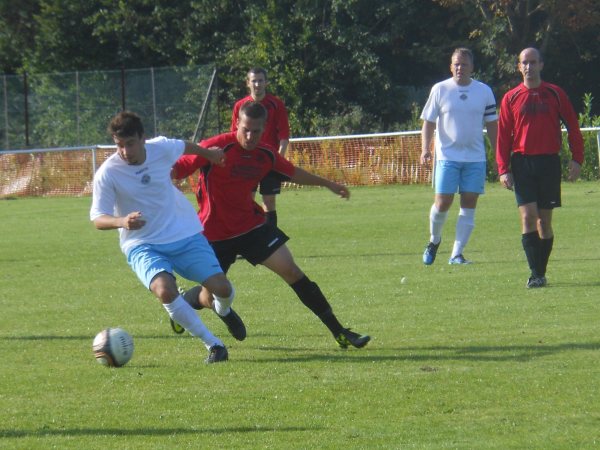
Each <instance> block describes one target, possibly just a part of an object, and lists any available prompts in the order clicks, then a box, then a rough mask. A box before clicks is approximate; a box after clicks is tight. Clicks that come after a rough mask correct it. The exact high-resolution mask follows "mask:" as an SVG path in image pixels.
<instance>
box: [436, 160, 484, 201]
mask: <svg viewBox="0 0 600 450" xmlns="http://www.w3.org/2000/svg"><path fill="white" fill-rule="evenodd" d="M434 186H435V193H436V194H456V193H457V192H458V193H460V194H462V193H463V192H473V193H475V194H483V191H484V187H485V161H481V162H458V161H448V160H445V159H441V160H438V161H437V162H436V165H435V185H434Z"/></svg>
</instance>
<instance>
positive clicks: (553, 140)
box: [496, 81, 583, 175]
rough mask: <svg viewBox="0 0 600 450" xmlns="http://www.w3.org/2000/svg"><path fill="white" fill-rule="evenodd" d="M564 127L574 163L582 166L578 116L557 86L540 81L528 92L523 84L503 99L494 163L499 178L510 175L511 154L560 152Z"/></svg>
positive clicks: (581, 145)
mask: <svg viewBox="0 0 600 450" xmlns="http://www.w3.org/2000/svg"><path fill="white" fill-rule="evenodd" d="M561 123H564V125H565V127H566V128H567V131H568V135H569V148H570V150H571V154H572V155H573V160H574V161H576V162H578V163H579V164H582V163H583V137H582V135H581V130H580V129H579V122H578V120H577V114H576V113H575V110H574V109H573V105H572V104H571V101H570V100H569V98H568V97H567V94H566V93H565V92H564V91H563V90H562V89H561V88H560V87H558V86H556V85H554V84H551V83H547V82H545V81H542V83H541V84H540V86H539V87H537V88H534V89H528V88H527V87H526V86H525V85H524V84H523V83H521V84H519V85H518V86H517V87H515V88H514V89H511V90H510V91H508V92H507V93H506V95H505V96H504V97H503V98H502V103H501V105H500V115H499V120H498V140H497V145H496V162H497V164H498V174H500V175H502V174H505V173H507V172H510V155H511V153H512V152H516V153H523V154H525V155H548V154H557V153H559V152H560V148H561V142H562V135H561Z"/></svg>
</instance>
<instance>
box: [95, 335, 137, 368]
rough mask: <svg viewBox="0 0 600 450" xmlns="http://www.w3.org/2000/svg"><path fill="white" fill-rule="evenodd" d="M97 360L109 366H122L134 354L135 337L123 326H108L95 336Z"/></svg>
mask: <svg viewBox="0 0 600 450" xmlns="http://www.w3.org/2000/svg"><path fill="white" fill-rule="evenodd" d="M92 349H93V351H94V356H95V357H96V361H98V362H99V363H100V364H102V365H104V366H108V367H121V366H124V365H125V364H127V362H128V361H129V360H130V359H131V357H132V356H133V338H132V337H131V336H130V335H129V333H127V331H125V330H123V329H122V328H107V329H105V330H102V331H101V332H100V333H98V334H97V335H96V337H95V338H94V342H93V343H92Z"/></svg>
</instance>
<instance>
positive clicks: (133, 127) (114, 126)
mask: <svg viewBox="0 0 600 450" xmlns="http://www.w3.org/2000/svg"><path fill="white" fill-rule="evenodd" d="M108 133H109V134H110V135H111V136H117V137H119V138H125V137H131V136H137V137H142V135H143V134H144V125H142V119H140V116H138V115H137V114H136V113H133V112H131V111H121V112H120V113H119V114H117V115H116V116H115V117H113V118H112V120H111V121H110V123H109V124H108Z"/></svg>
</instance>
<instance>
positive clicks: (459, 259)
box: [448, 253, 472, 264]
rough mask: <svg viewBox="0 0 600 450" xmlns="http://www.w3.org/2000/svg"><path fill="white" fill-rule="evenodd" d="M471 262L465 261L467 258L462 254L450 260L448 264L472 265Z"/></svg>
mask: <svg viewBox="0 0 600 450" xmlns="http://www.w3.org/2000/svg"><path fill="white" fill-rule="evenodd" d="M471 262H472V261H469V260H468V259H465V257H464V256H463V255H462V253H461V254H460V255H456V256H455V257H454V258H450V259H449V260H448V264H471Z"/></svg>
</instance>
